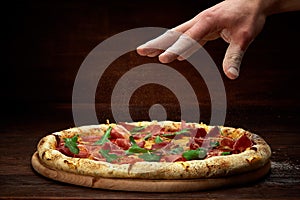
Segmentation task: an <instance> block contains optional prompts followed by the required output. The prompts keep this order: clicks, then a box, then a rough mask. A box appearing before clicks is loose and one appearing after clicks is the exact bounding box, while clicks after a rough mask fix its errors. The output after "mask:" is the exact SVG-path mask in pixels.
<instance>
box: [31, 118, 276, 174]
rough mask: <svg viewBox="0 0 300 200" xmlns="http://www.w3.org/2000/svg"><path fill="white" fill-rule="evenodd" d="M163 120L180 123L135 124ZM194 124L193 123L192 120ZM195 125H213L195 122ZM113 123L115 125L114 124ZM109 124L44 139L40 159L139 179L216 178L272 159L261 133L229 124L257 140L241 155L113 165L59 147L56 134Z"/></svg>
mask: <svg viewBox="0 0 300 200" xmlns="http://www.w3.org/2000/svg"><path fill="white" fill-rule="evenodd" d="M150 123H161V124H163V125H164V126H165V127H168V128H171V129H172V128H178V126H180V122H171V121H165V122H136V123H134V124H136V125H148V124H150ZM189 124H192V123H189ZM192 125H193V126H195V127H198V126H201V127H203V126H205V128H207V129H210V128H211V127H210V126H206V125H203V124H196V123H193V124H192ZM112 126H113V125H112ZM107 127H108V125H105V124H102V125H96V126H95V125H93V126H84V127H78V128H72V129H68V130H64V131H60V132H56V133H53V134H51V135H48V136H46V137H44V138H42V139H41V140H40V142H39V144H38V147H37V150H38V155H39V158H40V160H41V162H42V163H43V164H44V165H46V166H47V167H49V168H52V169H58V170H63V171H66V172H71V173H75V174H82V175H90V176H94V177H105V178H139V179H194V178H216V177H224V176H229V175H235V174H241V173H244V172H249V171H252V170H255V169H258V168H260V167H262V166H264V165H265V164H266V163H268V162H269V158H270V156H271V150H270V147H269V145H268V144H267V143H266V142H265V141H264V140H263V139H262V138H261V137H260V136H258V135H256V134H253V133H250V132H248V131H245V130H243V129H235V128H230V127H221V129H222V132H223V133H225V134H233V135H234V134H235V135H237V136H236V137H238V135H241V134H244V133H246V134H247V135H248V136H249V137H250V138H251V140H252V141H253V142H254V143H255V145H253V146H252V147H251V148H248V149H246V150H245V151H244V152H242V153H239V154H232V155H227V156H214V157H211V158H207V159H204V160H192V161H186V162H136V163H134V164H112V163H108V162H103V161H96V160H91V159H84V158H72V157H68V156H65V155H64V154H62V153H61V152H59V151H57V150H56V145H57V144H56V143H57V141H56V137H55V135H62V134H64V135H69V136H73V135H76V134H83V135H86V134H99V135H103V134H104V132H105V130H106V129H107Z"/></svg>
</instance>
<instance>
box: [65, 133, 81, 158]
mask: <svg viewBox="0 0 300 200" xmlns="http://www.w3.org/2000/svg"><path fill="white" fill-rule="evenodd" d="M77 140H78V135H75V136H74V137H71V138H64V141H65V147H67V148H68V149H69V150H70V151H71V152H72V153H73V154H79V148H78V146H77Z"/></svg>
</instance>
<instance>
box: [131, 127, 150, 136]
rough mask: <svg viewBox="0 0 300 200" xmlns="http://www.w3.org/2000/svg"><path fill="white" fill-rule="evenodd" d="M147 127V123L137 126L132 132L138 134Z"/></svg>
mask: <svg viewBox="0 0 300 200" xmlns="http://www.w3.org/2000/svg"><path fill="white" fill-rule="evenodd" d="M146 127H147V126H146V125H145V126H136V127H134V128H133V129H132V130H131V131H130V133H131V134H136V133H138V132H140V131H142V130H144V129H145V128H146Z"/></svg>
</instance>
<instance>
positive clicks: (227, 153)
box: [221, 151, 231, 156]
mask: <svg viewBox="0 0 300 200" xmlns="http://www.w3.org/2000/svg"><path fill="white" fill-rule="evenodd" d="M230 154H231V152H230V151H225V152H222V153H221V156H227V155H230Z"/></svg>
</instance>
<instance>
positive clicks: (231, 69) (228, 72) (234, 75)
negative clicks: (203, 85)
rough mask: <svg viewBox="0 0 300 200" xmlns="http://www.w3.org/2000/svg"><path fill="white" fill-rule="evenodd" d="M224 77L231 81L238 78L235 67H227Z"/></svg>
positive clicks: (237, 71)
mask: <svg viewBox="0 0 300 200" xmlns="http://www.w3.org/2000/svg"><path fill="white" fill-rule="evenodd" d="M225 75H226V76H227V77H228V78H230V79H231V80H234V79H237V78H238V77H239V70H238V69H237V68H236V67H229V68H228V69H227V70H225Z"/></svg>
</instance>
